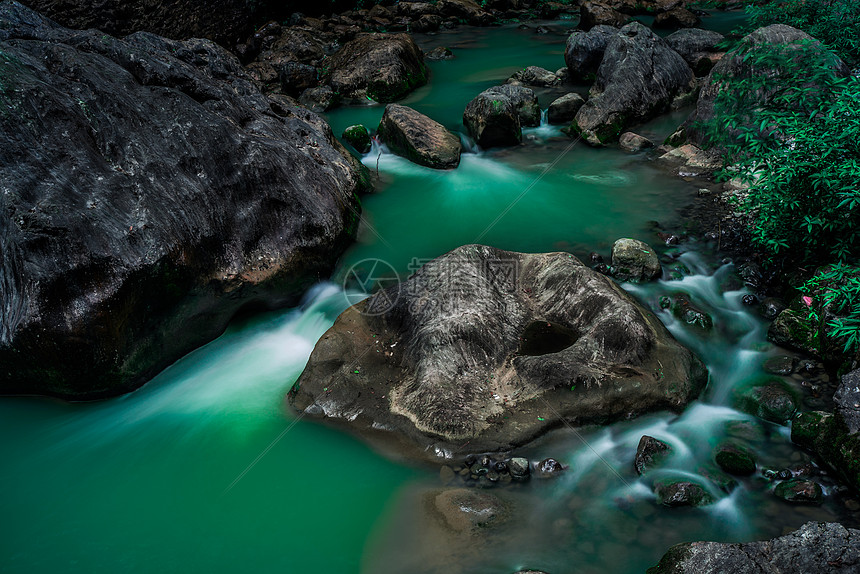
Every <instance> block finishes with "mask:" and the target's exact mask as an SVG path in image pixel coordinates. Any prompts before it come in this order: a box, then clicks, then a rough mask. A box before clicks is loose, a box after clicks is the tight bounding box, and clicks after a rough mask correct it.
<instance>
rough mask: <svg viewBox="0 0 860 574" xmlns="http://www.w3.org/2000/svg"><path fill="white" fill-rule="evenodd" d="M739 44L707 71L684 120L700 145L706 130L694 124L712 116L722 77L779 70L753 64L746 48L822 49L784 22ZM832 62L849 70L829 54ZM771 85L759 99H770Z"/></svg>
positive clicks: (840, 69) (703, 143) (838, 70)
mask: <svg viewBox="0 0 860 574" xmlns="http://www.w3.org/2000/svg"><path fill="white" fill-rule="evenodd" d="M739 45H740V46H741V48H743V50H741V51H740V52H738V51H733V52H731V53H729V54H726V55H725V56H724V57H723V58H721V59H720V61H719V62H718V63H717V64H716V65H715V66H714V68H713V69H712V70H711V72H710V74H708V77H707V80H706V81H705V84H704V86H703V87H702V90H701V92H700V93H699V99H698V101H697V102H696V109H695V110H694V111H693V113H691V114H690V117H689V118H688V119H687V121H686V122H685V123H684V129H685V132H686V136H687V140H688V141H690V142H692V143H694V144H696V145H698V146H699V147H707V146H708V145H709V144H710V142H709V141H708V138H707V136H706V135H705V133H704V132H703V131H702V130H701V129H699V128H697V126H698V125H699V124H701V123H705V122H708V121H711V120H712V119H713V118H714V102H715V100H716V98H717V94H719V93H720V91H721V90H724V89H726V88H725V82H726V79H725V78H735V79H738V80H743V79H745V78H751V77H754V76H764V77H773V76H777V75H779V74H780V71H779V70H777V69H774V68H773V67H767V66H762V65H755V63H754V60H755V58H749V59H745V58H744V54H745V52H746V51H749V50H755V49H756V48H758V47H761V46H768V45H773V46H780V47H788V49H790V50H797V51H798V52H807V53H818V54H820V53H823V52H822V51H823V47H822V46H821V44H820V43H819V42H818V41H817V40H815V39H814V38H813V37H812V36H810V35H809V34H807V33H805V32H801V31H800V30H798V29H796V28H792V27H791V26H786V25H784V24H773V25H771V26H767V27H764V28H759V29H758V30H756V31H755V32H752V33H751V34H749V35H748V36H745V37H744V38H743V39H742V40H741V41H740V43H739ZM831 66H832V68H833V70H834V72H835V73H836V75H837V76H840V77H844V76H847V75H848V73H849V70H848V67H847V66H846V65H845V63H844V62H842V60H840V59H839V58H837V57H836V56H832V64H831ZM773 85H774V89H773V90H770V91H767V92H762V93H761V95H760V98H761V101H762V102H766V101H769V100H770V98H772V97H773V96H774V91H775V90H777V89H778V86H777V84H776V82H774V83H773Z"/></svg>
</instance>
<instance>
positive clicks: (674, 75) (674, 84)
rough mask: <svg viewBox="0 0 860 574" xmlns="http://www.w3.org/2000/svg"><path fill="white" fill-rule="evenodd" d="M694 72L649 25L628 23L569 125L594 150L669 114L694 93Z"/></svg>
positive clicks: (614, 42) (613, 39) (609, 48)
mask: <svg viewBox="0 0 860 574" xmlns="http://www.w3.org/2000/svg"><path fill="white" fill-rule="evenodd" d="M693 80H694V77H693V72H692V71H691V70H690V67H689V66H688V65H687V63H686V62H685V61H684V59H683V58H681V56H679V55H678V53H677V52H675V51H674V50H672V49H671V48H670V47H669V46H668V45H667V44H666V43H665V42H664V41H663V40H662V39H660V38H659V37H657V36H656V35H655V34H654V33H653V32H652V31H651V30H649V29H648V28H646V27H645V26H643V25H641V24H639V23H638V22H634V23H632V24H628V25H627V26H625V27H624V28H622V29H621V31H620V32H619V33H618V34H616V35H615V36H614V37H613V38H612V39H611V40H610V42H609V45H608V46H607V48H606V52H605V54H604V55H603V61H602V62H601V64H600V68H599V69H598V70H597V80H596V81H595V83H594V86H593V87H592V88H591V94H590V97H589V99H588V101H587V102H585V105H584V106H582V108H580V110H579V112H578V113H577V114H576V119H574V121H573V123H572V124H571V132H572V133H581V134H582V135H583V136H584V138H585V139H586V141H588V143H590V144H592V145H602V144H605V143H607V142H609V141H611V140H614V139H616V138H617V137H618V136H619V134H620V133H621V132H622V130H623V128H624V127H626V126H629V125H631V124H633V123H636V122H642V121H645V120H648V119H650V118H653V117H655V116H657V115H658V114H660V113H662V112H664V111H666V110H668V109H670V108H671V107H672V104H673V101H674V100H675V98H676V97H678V96H679V95H681V94H684V93H687V92H690V91H691V90H692V89H693Z"/></svg>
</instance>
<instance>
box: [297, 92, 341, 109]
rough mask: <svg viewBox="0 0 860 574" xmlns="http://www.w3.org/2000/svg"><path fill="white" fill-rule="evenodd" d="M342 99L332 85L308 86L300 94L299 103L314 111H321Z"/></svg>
mask: <svg viewBox="0 0 860 574" xmlns="http://www.w3.org/2000/svg"><path fill="white" fill-rule="evenodd" d="M339 101H340V98H339V96H337V95H336V94H335V93H334V90H332V89H331V86H317V87H315V88H308V89H307V90H305V91H304V92H302V95H301V96H299V103H300V104H301V105H303V106H304V107H306V108H307V109H309V110H310V111H312V112H316V113H320V112H324V111H326V110H329V109H331V108H332V107H334V106H335V104H337V103H338V102H339Z"/></svg>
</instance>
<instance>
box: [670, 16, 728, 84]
mask: <svg viewBox="0 0 860 574" xmlns="http://www.w3.org/2000/svg"><path fill="white" fill-rule="evenodd" d="M664 40H665V41H666V43H667V44H668V45H669V47H670V48H672V49H673V50H675V51H676V52H678V54H680V55H681V57H682V58H684V61H685V62H687V64H688V65H689V66H690V68H692V70H693V72H694V73H695V74H696V75H697V76H703V75H705V74H707V73H708V72H710V71H711V68H713V67H714V65H715V64H716V63H717V62H719V61H720V58H721V57H722V55H723V52H722V51H721V50H720V49H719V48H718V46H719V45H720V43H721V42H722V41H723V40H725V37H724V36H723V35H722V34H720V33H718V32H714V31H712V30H702V29H700V28H685V29H682V30H678V31H676V32H673V33H671V34H669V35H668V36H666V38H664Z"/></svg>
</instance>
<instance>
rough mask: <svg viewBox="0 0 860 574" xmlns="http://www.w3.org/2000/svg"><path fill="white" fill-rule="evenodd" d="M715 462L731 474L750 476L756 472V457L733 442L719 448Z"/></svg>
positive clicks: (715, 454) (715, 455)
mask: <svg viewBox="0 0 860 574" xmlns="http://www.w3.org/2000/svg"><path fill="white" fill-rule="evenodd" d="M714 462H716V463H717V465H718V466H719V467H720V468H721V469H723V470H724V471H726V472H727V473H729V474H735V475H738V476H749V475H750V474H753V473H754V472H755V457H753V455H752V453H751V452H750V451H749V450H747V449H746V448H744V447H742V446H740V445H738V444H735V443H733V442H728V443H723V444H721V445H719V446H718V447H717V449H716V452H715V453H714Z"/></svg>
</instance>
